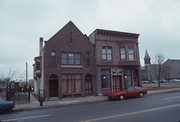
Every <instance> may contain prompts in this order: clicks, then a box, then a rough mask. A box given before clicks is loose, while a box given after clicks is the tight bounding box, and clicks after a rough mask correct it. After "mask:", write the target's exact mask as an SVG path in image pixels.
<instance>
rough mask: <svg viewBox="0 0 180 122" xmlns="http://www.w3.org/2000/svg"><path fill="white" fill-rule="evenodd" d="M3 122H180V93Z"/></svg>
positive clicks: (8, 117)
mask: <svg viewBox="0 0 180 122" xmlns="http://www.w3.org/2000/svg"><path fill="white" fill-rule="evenodd" d="M0 120H1V121H2V122H3V121H16V122H17V121H21V122H23V121H28V122H94V121H98V122H100V121H103V122H179V121H180V92H173V93H164V94H157V95H147V96H145V97H144V98H135V99H127V100H123V101H104V102H98V103H91V104H82V105H73V106H66V107H57V108H55V107H53V108H47V109H36V110H29V111H21V112H11V113H7V114H2V115H0Z"/></svg>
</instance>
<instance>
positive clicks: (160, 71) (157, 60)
mask: <svg viewBox="0 0 180 122" xmlns="http://www.w3.org/2000/svg"><path fill="white" fill-rule="evenodd" d="M164 60H165V56H164V55H163V54H162V53H157V54H155V55H154V59H153V64H154V66H153V72H154V75H155V79H156V80H157V81H158V87H160V80H162V78H164V77H165V76H166V74H167V71H168V67H167V66H166V65H163V63H164Z"/></svg>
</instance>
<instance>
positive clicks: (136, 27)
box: [0, 0, 180, 78]
mask: <svg viewBox="0 0 180 122" xmlns="http://www.w3.org/2000/svg"><path fill="white" fill-rule="evenodd" d="M70 20H72V21H73V22H74V24H75V25H76V26H77V27H78V28H79V29H80V30H81V31H82V32H83V33H85V34H87V35H89V34H90V33H91V32H93V31H94V30H95V29H96V28H101V29H109V30H116V31H125V32H132V33H139V34H140V37H139V47H140V57H141V65H144V63H143V58H144V55H145V50H146V49H147V50H148V52H149V55H150V56H153V55H154V54H156V53H158V52H161V53H163V54H164V55H165V57H166V59H167V58H171V59H179V58H180V53H179V52H180V48H179V46H180V0H0V46H1V48H0V69H1V70H3V71H4V70H5V69H9V67H13V68H20V70H22V71H25V63H26V62H28V66H29V70H28V72H29V73H28V74H29V78H32V74H33V73H32V72H33V71H32V64H33V62H34V57H35V56H37V55H38V54H39V52H38V47H39V45H38V44H39V37H44V40H48V39H49V38H50V37H52V36H53V35H54V34H55V33H56V32H57V31H59V30H60V29H61V28H62V27H63V26H64V25H65V24H66V23H68V22H69V21H70ZM22 77H25V75H24V76H22Z"/></svg>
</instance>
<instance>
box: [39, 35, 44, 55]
mask: <svg viewBox="0 0 180 122" xmlns="http://www.w3.org/2000/svg"><path fill="white" fill-rule="evenodd" d="M42 48H43V38H42V37H40V38H39V56H42Z"/></svg>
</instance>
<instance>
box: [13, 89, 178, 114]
mask: <svg viewBox="0 0 180 122" xmlns="http://www.w3.org/2000/svg"><path fill="white" fill-rule="evenodd" d="M176 91H180V88H172V89H161V90H154V91H148V95H153V94H160V93H168V92H176ZM106 100H107V96H87V97H74V98H63V99H62V100H59V99H56V100H50V101H44V102H43V106H40V104H39V101H38V100H36V98H35V97H34V96H33V95H31V100H30V103H28V104H18V105H16V106H15V108H14V111H23V110H32V109H43V108H49V107H61V106H68V105H75V104H88V103H95V102H101V101H106Z"/></svg>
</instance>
